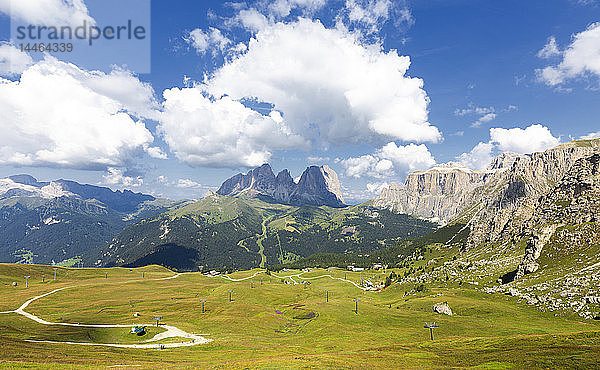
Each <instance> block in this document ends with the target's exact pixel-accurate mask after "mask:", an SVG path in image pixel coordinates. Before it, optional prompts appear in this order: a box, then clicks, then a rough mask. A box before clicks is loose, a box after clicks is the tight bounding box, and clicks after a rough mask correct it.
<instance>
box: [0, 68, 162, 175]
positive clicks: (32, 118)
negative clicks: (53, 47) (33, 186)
mask: <svg viewBox="0 0 600 370" xmlns="http://www.w3.org/2000/svg"><path fill="white" fill-rule="evenodd" d="M155 104H156V103H155V102H154V91H153V89H152V88H151V87H150V86H149V85H147V84H144V83H142V82H140V81H139V80H138V79H137V78H136V77H135V76H133V75H131V74H130V73H129V72H127V71H124V70H118V69H117V70H114V71H112V72H111V73H109V74H105V73H102V72H89V71H84V70H81V69H79V68H78V67H77V66H75V65H73V64H68V63H64V62H60V61H58V60H56V59H54V58H52V57H46V59H45V60H43V61H41V62H38V63H37V64H34V65H32V66H30V67H28V68H27V69H26V70H25V71H23V73H22V75H21V76H20V79H19V80H18V81H10V80H6V79H0V131H2V135H0V164H14V165H28V166H32V165H46V166H61V167H70V168H81V169H105V168H107V167H109V166H122V165H124V164H126V163H127V162H128V161H129V160H130V159H131V158H132V156H134V155H136V154H139V153H140V152H143V151H147V152H148V153H149V154H150V155H152V156H155V157H164V154H162V152H161V151H160V150H159V149H158V148H156V147H151V146H150V145H151V144H152V142H153V141H154V137H153V136H152V134H151V133H150V131H148V130H147V129H146V127H145V125H144V123H143V122H141V121H139V120H137V119H134V117H136V116H138V117H141V116H144V115H150V114H151V112H152V109H153V108H152V106H153V105H155Z"/></svg>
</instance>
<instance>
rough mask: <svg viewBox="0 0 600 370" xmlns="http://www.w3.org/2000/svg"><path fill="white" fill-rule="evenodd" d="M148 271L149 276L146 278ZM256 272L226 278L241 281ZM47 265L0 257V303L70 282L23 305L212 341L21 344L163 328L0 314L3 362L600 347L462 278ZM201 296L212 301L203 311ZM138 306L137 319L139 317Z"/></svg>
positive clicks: (593, 327)
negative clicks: (380, 287) (410, 279)
mask: <svg viewBox="0 0 600 370" xmlns="http://www.w3.org/2000/svg"><path fill="white" fill-rule="evenodd" d="M141 271H145V275H146V276H145V279H143V280H142V278H141ZM256 271H259V270H253V271H244V272H237V273H234V274H232V275H231V277H232V278H244V277H248V276H251V275H252V274H253V273H254V272H256ZM105 272H108V274H109V278H108V279H105V278H104V273H105ZM387 272H388V273H389V271H387ZM398 272H399V271H398ZM52 273H53V270H52V268H51V267H48V266H35V265H6V264H0V282H2V284H0V311H4V310H13V309H15V308H17V307H18V306H20V305H21V304H22V303H23V302H24V301H26V300H27V299H29V298H31V297H33V296H36V295H39V294H43V293H45V292H49V291H51V290H53V289H56V288H60V287H65V286H69V287H72V288H69V289H65V290H62V291H60V292H57V293H55V294H53V295H50V296H47V297H45V298H42V299H40V300H37V301H35V302H33V303H32V304H31V305H30V306H29V307H28V309H27V311H28V312H30V313H33V314H35V315H37V316H39V317H41V318H44V319H45V320H48V321H61V322H72V323H77V322H80V323H88V324H98V323H102V324H133V323H149V322H151V321H152V317H153V316H154V315H157V314H159V315H161V316H163V322H164V323H166V324H170V325H174V326H177V327H179V328H181V329H183V330H185V331H188V332H191V333H197V334H205V337H207V338H210V339H212V340H213V341H212V342H210V343H208V344H204V345H199V346H195V347H187V348H178V349H172V350H163V351H158V350H139V349H138V350H133V349H119V348H107V347H86V346H68V345H63V344H40V343H29V342H25V341H24V340H25V339H48V340H59V341H66V340H69V341H92V342H97V343H136V342H137V341H141V340H145V339H146V338H149V337H150V336H152V335H154V334H156V332H155V331H154V330H156V328H149V330H150V331H151V332H149V333H148V334H147V336H146V337H145V338H137V337H136V336H133V335H130V334H128V332H129V329H127V328H125V329H114V328H110V329H93V330H90V329H88V328H73V327H62V326H60V327H59V326H56V327H55V326H44V325H39V324H37V323H35V322H33V321H31V320H28V319H26V318H24V317H22V316H18V315H16V314H1V315H0V352H1V353H2V357H1V358H0V366H17V365H18V366H24V365H36V366H38V365H39V366H40V367H44V366H47V367H57V366H74V365H77V366H85V367H94V368H95V367H105V366H110V365H118V364H129V365H141V366H143V367H153V368H156V367H160V368H182V367H227V368H229V367H233V368H246V367H259V368H281V367H285V368H290V367H292V368H296V367H336V368H337V367H342V368H345V367H376V368H379V367H387V368H389V367H411V368H414V367H448V366H450V367H470V366H479V367H482V368H492V369H497V368H508V367H511V366H513V367H516V368H524V367H528V368H544V367H553V368H557V367H558V368H561V367H563V368H564V367H589V366H592V365H593V364H594V363H595V362H594V361H596V360H595V359H596V358H597V356H598V355H599V354H600V334H599V332H600V326H599V325H598V323H597V322H595V321H584V320H578V319H575V318H571V317H555V316H554V315H553V314H551V313H544V312H541V311H539V310H537V309H536V308H534V307H530V306H527V305H524V304H520V303H519V302H518V301H517V300H516V299H514V297H509V296H504V295H487V294H484V293H481V292H479V291H475V290H473V289H469V288H466V287H464V286H463V287H458V286H445V285H435V284H428V286H427V287H428V289H427V290H426V291H425V292H421V293H415V292H412V293H410V294H409V295H407V296H405V293H406V292H407V291H410V290H411V289H413V288H414V285H413V286H409V285H406V284H405V285H399V284H393V285H392V286H390V287H389V288H387V289H385V290H384V291H382V292H380V293H377V292H363V291H361V290H359V289H357V288H356V287H355V286H353V285H352V284H350V283H348V282H344V281H340V280H333V279H331V278H329V277H321V278H318V279H311V280H309V281H310V282H311V284H310V285H304V284H301V285H287V284H283V283H282V282H281V281H282V280H287V281H291V279H290V276H291V275H295V274H297V273H299V272H298V271H287V272H281V274H278V276H281V278H278V277H275V276H273V275H271V276H268V275H266V274H264V273H261V274H259V275H257V276H255V277H254V278H252V279H248V280H244V281H241V282H231V281H227V280H224V279H221V278H208V277H205V276H203V275H201V274H199V273H193V274H184V275H181V276H180V277H178V278H175V279H170V280H152V279H156V278H161V277H166V276H171V275H173V273H172V272H170V271H168V270H166V269H163V268H160V267H155V266H150V267H145V268H143V269H133V270H131V271H130V270H129V269H122V268H119V269H108V270H102V269H67V268H61V269H59V271H58V277H59V278H58V279H57V281H54V280H50V281H48V279H46V282H45V283H42V282H41V274H45V275H46V276H47V277H51V275H52ZM344 273H345V272H344V271H342V270H315V271H311V272H310V273H306V274H303V275H302V276H303V277H307V278H309V277H318V276H321V275H324V274H329V275H333V276H334V277H341V278H343V277H344ZM346 274H347V277H348V279H349V280H352V281H358V280H359V279H360V274H359V273H354V272H347V273H346ZM27 275H29V276H32V279H31V286H30V287H29V288H27V289H25V288H24V284H19V285H18V286H17V287H14V286H12V285H11V284H10V282H12V281H17V280H18V281H19V282H20V281H22V280H23V278H22V277H23V276H27ZM384 277H385V274H384V273H383V272H374V271H366V272H363V278H369V279H372V280H382V279H383V278H384ZM282 278H283V279H282ZM293 279H294V280H296V281H302V279H300V278H297V277H294V278H293ZM251 281H252V282H251ZM252 285H253V286H254V287H253V288H252V287H251V286H252ZM229 290H232V297H233V301H232V302H229V301H228V291H229ZM326 290H329V291H330V293H329V294H330V295H329V302H325V291H326ZM355 298H359V299H360V302H359V312H358V314H356V313H354V312H353V310H354V307H355V306H354V302H353V299H355ZM201 299H205V300H206V301H207V302H206V306H205V308H206V312H205V313H204V314H203V313H202V312H201V303H200V300H201ZM438 302H448V304H449V305H450V307H451V308H452V310H453V311H454V312H455V315H454V316H445V315H438V314H435V313H433V311H432V309H431V307H432V305H433V304H435V303H438ZM135 312H138V313H139V317H135V318H134V317H133V314H134V313H135ZM431 321H436V322H437V323H438V324H439V325H440V327H439V329H437V330H436V332H435V341H430V340H429V332H428V330H427V329H424V328H423V324H424V322H431Z"/></svg>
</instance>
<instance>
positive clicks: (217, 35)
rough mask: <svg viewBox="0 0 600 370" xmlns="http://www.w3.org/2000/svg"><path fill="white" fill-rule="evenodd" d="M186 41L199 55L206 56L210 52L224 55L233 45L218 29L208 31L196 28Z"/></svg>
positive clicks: (212, 28) (211, 28)
mask: <svg viewBox="0 0 600 370" xmlns="http://www.w3.org/2000/svg"><path fill="white" fill-rule="evenodd" d="M185 40H186V41H187V42H188V43H189V44H190V45H191V46H192V47H193V48H194V49H196V52H197V53H198V54H204V53H206V52H208V51H209V50H212V51H213V53H216V52H217V51H220V52H221V53H224V52H225V51H226V50H227V48H228V47H229V46H230V45H231V44H232V41H231V40H230V39H229V38H228V37H226V36H225V35H223V33H222V32H221V30H219V29H218V28H214V27H210V28H209V29H208V31H203V30H202V29H200V28H196V29H195V30H192V31H190V32H189V34H188V35H187V36H186V37H185Z"/></svg>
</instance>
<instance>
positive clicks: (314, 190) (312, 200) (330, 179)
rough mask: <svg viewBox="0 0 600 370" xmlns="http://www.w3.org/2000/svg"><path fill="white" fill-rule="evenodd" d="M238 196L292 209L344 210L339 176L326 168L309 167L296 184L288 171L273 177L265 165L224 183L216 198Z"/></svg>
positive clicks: (271, 171)
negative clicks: (265, 199) (262, 198)
mask: <svg viewBox="0 0 600 370" xmlns="http://www.w3.org/2000/svg"><path fill="white" fill-rule="evenodd" d="M241 193H247V194H249V195H255V196H257V195H262V196H267V197H270V198H272V199H274V200H276V201H278V202H281V203H285V204H292V205H314V206H322V205H325V206H330V207H345V204H344V199H343V198H342V191H341V186H340V182H339V180H338V176H337V174H336V173H335V171H333V170H332V169H331V168H329V167H328V166H321V167H317V166H311V167H308V168H307V169H306V170H305V171H304V173H302V176H301V177H300V180H299V181H298V183H297V184H296V183H295V182H294V180H293V179H292V176H291V175H290V172H289V171H288V170H283V171H281V172H279V173H278V174H277V177H276V176H275V175H274V174H273V170H272V169H271V166H269V165H268V164H264V165H262V166H260V167H258V168H255V169H253V170H251V171H249V172H248V173H247V174H241V173H240V174H237V175H235V176H233V177H231V178H230V179H228V180H226V181H225V182H224V183H223V184H222V185H221V187H220V188H219V190H218V191H217V194H219V195H228V196H236V195H239V194H241Z"/></svg>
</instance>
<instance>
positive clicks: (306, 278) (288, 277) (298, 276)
mask: <svg viewBox="0 0 600 370" xmlns="http://www.w3.org/2000/svg"><path fill="white" fill-rule="evenodd" d="M264 273H265V271H257V272H255V273H254V274H253V275H250V276H248V277H245V278H241V279H232V278H230V277H229V276H227V275H219V276H218V277H221V278H223V279H225V280H229V281H234V282H237V281H244V280H248V279H252V278H253V277H256V275H258V274H264ZM303 274H305V273H304V272H301V273H299V274H294V275H288V276H277V275H275V274H274V273H271V275H273V276H274V277H276V278H277V279H290V280H292V281H293V282H294V283H296V284H298V282H297V281H296V280H294V278H299V279H302V280H314V279H320V278H323V277H328V278H331V279H333V280H340V281H345V282H347V283H350V284H352V285H354V286H355V287H357V288H358V289H361V290H364V291H371V289H369V288H364V287H361V286H360V285H358V284H356V283H355V282H354V281H352V280H347V279H342V278H338V277H335V276H331V275H319V276H313V277H302V276H301V275H303Z"/></svg>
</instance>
